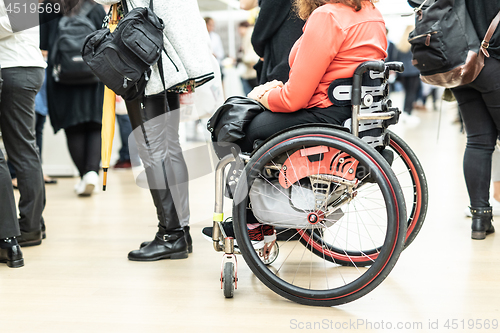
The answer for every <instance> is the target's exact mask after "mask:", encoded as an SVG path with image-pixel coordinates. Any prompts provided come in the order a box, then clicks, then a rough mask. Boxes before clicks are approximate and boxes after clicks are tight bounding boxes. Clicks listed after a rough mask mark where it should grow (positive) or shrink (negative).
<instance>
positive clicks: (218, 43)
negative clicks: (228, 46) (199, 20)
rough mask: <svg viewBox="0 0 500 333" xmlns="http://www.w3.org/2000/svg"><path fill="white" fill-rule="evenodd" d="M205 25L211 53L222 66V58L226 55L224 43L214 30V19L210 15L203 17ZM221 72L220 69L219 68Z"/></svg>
mask: <svg viewBox="0 0 500 333" xmlns="http://www.w3.org/2000/svg"><path fill="white" fill-rule="evenodd" d="M205 25H206V26H207V30H208V35H209V36H210V43H211V45H212V54H213V55H214V56H215V58H216V59H217V62H218V63H219V66H220V67H221V68H222V60H224V57H225V56H226V53H225V52H224V44H222V39H221V38H220V36H219V34H218V33H216V32H215V21H214V19H213V18H211V17H205ZM221 73H222V70H221Z"/></svg>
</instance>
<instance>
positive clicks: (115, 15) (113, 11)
mask: <svg viewBox="0 0 500 333" xmlns="http://www.w3.org/2000/svg"><path fill="white" fill-rule="evenodd" d="M109 23H110V24H118V4H117V3H115V4H114V5H112V6H111V20H110V21H109Z"/></svg>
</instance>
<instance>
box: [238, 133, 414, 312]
mask: <svg viewBox="0 0 500 333" xmlns="http://www.w3.org/2000/svg"><path fill="white" fill-rule="evenodd" d="M322 147H328V149H336V150H338V151H340V152H342V153H345V154H346V155H343V156H347V157H346V159H345V160H350V161H352V160H354V161H357V162H358V163H359V165H358V166H357V167H354V168H357V171H356V173H355V175H356V178H357V179H358V180H359V179H361V181H360V182H359V184H358V185H359V187H357V188H355V191H354V192H356V193H353V192H351V193H352V194H350V196H348V197H349V198H350V201H349V202H348V203H345V204H344V205H342V206H340V207H341V208H340V209H345V213H343V214H344V216H348V217H349V218H351V219H352V220H351V222H352V221H354V222H358V224H356V223H354V224H351V225H349V221H348V220H349V218H346V219H344V217H340V218H339V219H338V220H335V221H333V220H332V221H330V220H329V219H328V218H327V217H328V215H326V214H324V216H325V218H324V219H322V220H321V223H318V225H317V226H311V225H307V223H306V224H305V225H303V228H299V229H298V230H299V231H298V233H299V234H300V237H301V239H302V240H303V239H305V238H307V237H308V235H309V236H310V235H315V234H318V235H321V233H322V232H323V234H324V235H325V237H330V238H332V237H333V241H332V242H333V243H334V244H335V245H337V247H336V248H335V251H331V250H330V249H329V248H325V247H322V246H321V245H322V244H323V245H324V244H328V243H327V242H326V241H323V242H320V241H319V239H317V238H318V237H320V236H317V237H316V239H315V240H313V239H312V238H311V237H309V240H306V248H307V249H308V250H309V251H311V252H315V251H316V252H315V253H317V254H318V256H313V255H312V253H311V254H310V255H307V254H305V253H307V252H304V251H306V248H303V247H300V248H302V250H301V251H302V252H300V253H299V254H297V253H294V251H296V250H297V248H299V247H297V246H296V245H297V242H294V241H290V242H287V241H284V242H280V256H279V257H278V259H277V260H276V262H275V263H273V264H272V265H269V266H266V265H265V264H264V263H263V262H262V260H261V259H260V258H259V256H258V255H257V254H256V252H255V250H254V249H253V247H252V244H251V242H250V238H249V236H248V233H247V226H246V224H247V215H246V209H247V207H248V203H249V196H248V195H247V194H248V193H249V191H250V189H251V187H252V185H253V183H254V181H255V180H256V179H264V178H266V177H264V174H265V173H266V165H267V168H269V164H268V163H270V164H273V163H275V162H274V161H277V160H279V159H282V160H283V161H284V160H286V159H287V158H288V159H290V155H291V154H293V153H294V152H296V151H298V150H300V151H301V152H300V154H302V151H304V148H314V149H316V148H322ZM306 150H307V149H306ZM318 156H319V154H318ZM321 156H323V155H322V154H321ZM335 156H338V154H337V155H335ZM307 158H309V157H307ZM336 161H338V160H336ZM342 161H344V160H342ZM333 162H334V161H333V159H332V162H331V164H330V170H333V169H334V168H335V166H337V169H336V170H340V169H339V168H338V166H339V165H340V164H335V166H334V167H332V166H333ZM321 163H322V160H321V157H320V162H319V165H321ZM352 165H355V164H352ZM352 165H351V166H352ZM275 166H276V165H275ZM341 168H344V165H342V166H341ZM363 168H365V169H363ZM297 170H298V169H297ZM342 170H343V169H342ZM361 170H365V176H363V178H361V177H362V173H360V172H359V171H361ZM366 171H368V172H366ZM279 173H280V174H281V173H283V171H279ZM283 174H284V173H283ZM346 174H347V173H345V174H344V175H346ZM289 175H292V174H291V173H290V172H289ZM296 175H297V174H296ZM283 177H284V178H287V176H283ZM346 177H347V176H346ZM292 178H293V177H292V176H290V179H292ZM262 181H265V180H262ZM267 181H269V180H267ZM269 183H271V182H269ZM290 183H291V184H292V185H291V187H290V188H298V190H296V191H297V193H299V191H300V190H301V189H304V188H305V185H303V184H301V182H296V183H294V182H292V180H290ZM331 183H332V184H334V183H333V182H331ZM367 183H373V184H375V185H376V190H374V191H373V190H372V191H373V193H375V195H374V196H373V198H377V200H379V201H378V202H376V201H373V202H371V201H367V202H363V201H362V200H364V199H365V198H364V197H363V195H360V193H359V192H360V191H361V190H362V187H363V186H364V185H363V184H367ZM368 185H371V184H368ZM273 186H274V185H273ZM337 189H342V187H341V186H340V185H334V188H333V190H332V192H331V193H333V192H335V191H336V190H337ZM290 191H291V192H290V201H291V200H292V199H291V197H292V194H291V193H292V190H290ZM339 191H340V190H339ZM346 191H347V186H346ZM345 193H347V192H345ZM365 194H367V193H365ZM297 195H298V194H297ZM330 196H331V194H329V195H328V198H327V200H326V201H327V202H328V200H329V199H330ZM271 199H272V198H271ZM271 199H270V200H271ZM332 200H333V199H332ZM335 200H337V199H334V200H333V201H335ZM358 203H359V204H366V203H368V204H367V205H366V206H364V207H362V208H364V210H363V209H358V206H357V205H356V204H358ZM328 205H330V203H328ZM371 206H373V207H371ZM359 207H360V208H361V206H359ZM335 209H337V207H336V208H335ZM252 210H253V212H254V213H255V212H256V211H257V210H259V207H256V205H255V203H252ZM351 210H352V211H351ZM310 211H311V210H302V211H298V212H297V215H298V216H299V217H298V218H296V217H294V219H298V220H300V221H303V218H304V216H306V215H307V214H308V215H307V218H309V215H311V214H310V213H309V212H310ZM337 211H338V210H336V212H337ZM357 218H360V220H355V219H357ZM363 219H367V220H369V221H367V223H365V221H364V220H363ZM375 219H376V220H375ZM233 220H234V222H233V223H234V229H235V235H236V238H237V240H238V245H239V247H240V251H241V253H242V255H243V258H244V259H245V261H246V262H247V264H248V266H249V267H250V269H251V270H252V271H253V273H254V274H255V275H256V276H257V277H258V278H259V279H260V280H261V281H262V282H263V283H264V284H265V285H266V286H268V287H269V288H270V289H272V290H273V291H274V292H276V293H277V294H279V295H281V296H283V297H285V298H288V299H290V300H292V301H295V302H298V303H301V304H306V305H319V306H332V305H339V304H343V303H347V302H351V301H353V300H355V299H357V298H359V297H361V296H363V295H365V294H367V293H368V292H370V291H371V290H373V289H374V288H375V287H376V286H377V285H379V284H380V283H381V282H382V281H383V280H384V279H385V278H386V277H387V275H388V274H389V272H390V271H391V270H392V268H393V267H394V265H395V263H396V261H397V259H398V257H399V255H400V253H401V251H402V249H403V246H404V239H405V235H406V223H404V222H405V221H406V209H405V203H404V198H403V194H402V192H401V189H400V188H399V184H398V181H397V178H396V176H395V175H394V173H393V172H392V170H391V168H390V166H389V164H388V163H387V162H386V161H385V160H384V159H383V157H382V156H381V155H380V154H378V153H377V152H376V151H375V150H374V149H373V148H371V147H369V146H368V145H367V144H365V143H364V142H363V141H361V140H360V139H358V138H356V137H354V136H352V135H351V134H349V133H346V132H343V131H340V130H336V129H331V128H323V127H307V128H299V129H293V130H291V131H289V132H287V133H284V134H281V135H279V136H277V137H275V138H273V139H271V140H270V141H269V142H267V143H266V144H264V145H263V146H262V147H261V148H259V149H258V150H257V152H255V153H254V154H253V156H252V157H251V158H250V161H249V162H248V163H247V165H246V167H245V169H244V172H243V175H242V177H240V181H239V182H238V185H237V187H236V191H235V197H234V202H233ZM306 221H307V220H306ZM372 222H373V223H372ZM301 223H303V222H301ZM271 224H272V223H271ZM360 227H361V228H360ZM311 230H318V231H317V232H313V231H311ZM334 231H335V232H336V233H337V234H334V233H333V232H334ZM340 232H342V233H343V234H344V233H345V234H346V236H345V239H347V238H348V236H349V235H350V234H351V233H352V234H353V235H357V236H358V238H359V244H356V245H355V246H354V247H353V249H350V248H349V247H350V246H351V244H350V243H349V242H348V241H347V240H346V241H345V248H344V245H342V244H340V242H339V244H337V243H335V239H336V238H337V235H338V234H339V233H340ZM364 232H373V234H369V237H364V236H363V237H361V236H362V235H364V234H363V233H364ZM351 239H352V242H358V239H356V237H354V236H352V238H351ZM351 239H349V241H351ZM342 242H344V239H342ZM366 242H369V243H370V245H369V246H368V245H366V244H363V243H366ZM371 243H374V244H375V246H373V244H371ZM364 248H372V249H375V251H376V256H375V257H374V258H373V259H371V255H370V254H366V253H364ZM339 253H342V256H338V254H339ZM333 255H337V257H334V256H333ZM327 256H330V258H328V259H326V257H327ZM352 256H353V258H354V260H352V258H351V257H352ZM304 257H307V258H306V260H309V263H308V264H307V267H306V264H303V258H304ZM356 258H358V259H360V258H361V259H363V260H366V259H369V260H371V266H370V267H369V268H363V267H360V266H359V265H357V263H356ZM318 263H319V264H318ZM345 263H350V264H351V265H352V266H354V267H344V265H345ZM313 271H314V272H313ZM297 276H298V277H297Z"/></svg>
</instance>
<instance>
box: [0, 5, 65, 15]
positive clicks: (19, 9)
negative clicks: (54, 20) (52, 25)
mask: <svg viewBox="0 0 500 333" xmlns="http://www.w3.org/2000/svg"><path fill="white" fill-rule="evenodd" d="M6 5H7V6H6V7H5V9H6V11H7V13H9V14H21V13H23V14H27V13H31V14H35V13H39V14H41V13H49V14H50V13H56V14H57V13H59V12H60V11H61V5H60V4H58V3H54V4H52V3H50V2H48V3H46V4H42V3H38V4H36V3H33V2H32V3H29V4H28V3H19V2H11V3H8V4H6Z"/></svg>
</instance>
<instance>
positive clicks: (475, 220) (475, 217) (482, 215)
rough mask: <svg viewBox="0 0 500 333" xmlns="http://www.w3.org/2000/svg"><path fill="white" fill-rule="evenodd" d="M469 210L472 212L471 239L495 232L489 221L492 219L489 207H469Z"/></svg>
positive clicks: (484, 236) (483, 237) (481, 237)
mask: <svg viewBox="0 0 500 333" xmlns="http://www.w3.org/2000/svg"><path fill="white" fill-rule="evenodd" d="M470 212H471V213H472V225H471V229H472V232H471V238H472V239H485V238H486V235H489V234H492V233H494V232H495V228H494V227H493V224H492V223H491V220H492V219H493V215H492V208H491V207H470Z"/></svg>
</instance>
